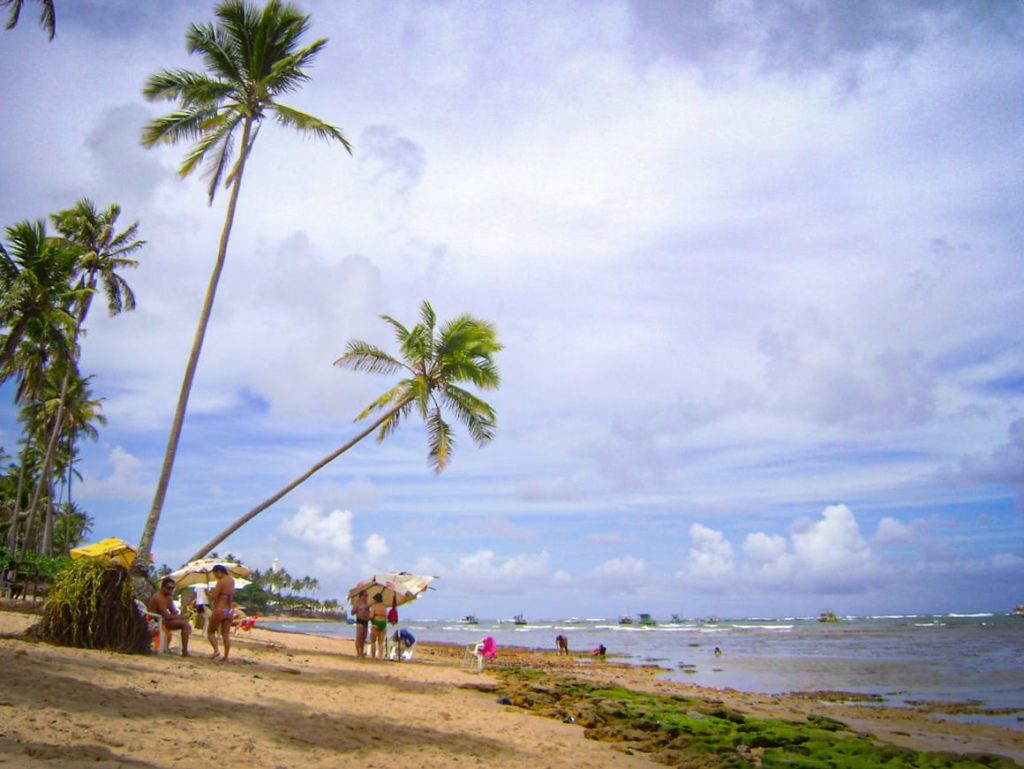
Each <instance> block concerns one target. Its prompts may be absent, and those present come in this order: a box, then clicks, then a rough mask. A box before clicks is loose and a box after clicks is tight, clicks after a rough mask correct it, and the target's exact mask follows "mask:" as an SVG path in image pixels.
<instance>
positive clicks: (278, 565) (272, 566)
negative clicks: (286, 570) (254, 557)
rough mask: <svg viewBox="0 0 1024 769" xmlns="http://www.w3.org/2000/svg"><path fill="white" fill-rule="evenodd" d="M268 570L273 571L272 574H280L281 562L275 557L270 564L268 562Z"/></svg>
mask: <svg viewBox="0 0 1024 769" xmlns="http://www.w3.org/2000/svg"><path fill="white" fill-rule="evenodd" d="M270 570H271V571H272V572H274V574H280V573H281V562H280V561H279V560H277V559H276V558H275V559H274V560H273V561H272V562H271V564H270Z"/></svg>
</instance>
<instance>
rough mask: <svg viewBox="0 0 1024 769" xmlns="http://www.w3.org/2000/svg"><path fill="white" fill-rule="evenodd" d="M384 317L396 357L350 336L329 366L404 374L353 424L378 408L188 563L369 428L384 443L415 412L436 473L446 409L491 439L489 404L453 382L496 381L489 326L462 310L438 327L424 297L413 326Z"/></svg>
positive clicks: (442, 462)
mask: <svg viewBox="0 0 1024 769" xmlns="http://www.w3.org/2000/svg"><path fill="white" fill-rule="evenodd" d="M382 317H383V319H384V320H385V321H387V322H388V323H389V324H391V326H392V328H394V331H395V337H396V339H397V340H398V345H399V357H397V358H396V357H394V356H392V355H389V354H388V353H387V352H385V351H384V350H381V349H380V348H378V347H375V346H373V345H371V344H367V343H366V342H359V341H351V342H349V343H348V346H347V348H346V350H345V354H344V355H342V356H341V357H340V358H338V359H337V360H336V361H335V362H334V364H335V365H336V366H344V367H346V368H350V369H353V370H355V371H369V372H370V373H373V374H394V373H397V372H402V373H404V374H405V378H404V379H402V380H401V381H400V382H399V383H398V384H396V385H395V386H394V387H392V388H391V389H389V390H388V391H387V392H385V393H384V394H383V395H381V396H380V397H379V398H377V399H376V400H375V401H373V403H371V404H370V405H369V406H367V407H366V408H365V409H363V411H362V413H360V414H359V416H357V417H356V421H359V420H361V419H365V418H366V417H368V416H369V415H370V414H373V413H375V412H383V413H382V414H380V416H378V417H377V419H376V420H374V421H373V423H372V424H370V425H369V426H368V427H367V428H366V429H364V430H363V431H362V432H360V433H359V434H358V435H356V436H355V437H354V438H352V439H351V440H350V441H348V442H346V443H344V444H342V445H341V446H339V447H338V448H337V449H335V450H334V451H332V452H331V453H330V454H328V455H327V456H325V457H324V458H323V459H321V460H320V461H319V462H317V463H316V464H314V465H313V466H312V467H310V468H309V469H308V470H306V472H304V473H303V474H302V475H300V476H299V477H298V478H296V479H295V480H293V481H292V482H291V483H289V484H288V485H286V486H285V487H284V488H282V489H281V490H280V491H278V492H276V493H274V494H273V495H271V496H270V497H268V498H267V499H265V500H264V501H263V502H260V503H259V504H258V505H256V507H254V508H253V509H252V510H250V511H249V512H247V513H245V515H243V516H241V517H240V518H239V519H238V520H236V521H235V522H234V523H232V524H231V525H230V526H228V527H227V528H226V529H224V531H222V532H221V533H220V534H218V535H217V536H216V537H214V538H213V539H211V540H210V541H209V542H207V543H206V544H205V545H203V547H202V549H201V550H199V551H198V552H196V554H195V555H193V556H192V558H191V559H190V560H196V559H198V558H202V557H203V556H204V555H206V554H207V553H208V552H210V551H211V550H212V549H213V548H215V547H216V546H217V545H219V544H220V543H221V542H223V541H224V540H225V539H227V538H228V537H229V536H230V535H231V534H233V533H234V532H235V531H237V530H238V529H239V528H241V527H242V526H243V525H244V524H246V523H248V522H249V521H250V520H252V519H253V518H255V517H256V516H257V515H258V514H259V513H261V512H263V511H264V510H266V509H267V508H268V507H270V506H271V505H272V504H274V503H275V502H277V501H278V500H279V499H281V498H282V497H283V496H284V495H285V494H287V493H288V492H290V491H291V490H292V489H294V488H295V487H296V486H298V485H299V484H301V483H303V482H304V481H306V480H307V479H308V478H309V477H310V476H312V475H313V474H314V473H316V472H317V471H318V470H320V469H322V468H323V467H325V466H326V465H327V464H329V463H330V462H333V461H334V460H335V459H337V458H338V457H340V456H341V455H342V454H344V453H345V452H346V451H348V450H349V449H350V448H352V447H353V446H355V445H356V444H357V443H359V441H361V440H362V439H363V438H365V437H366V436H368V435H370V434H371V433H373V432H374V431H377V442H378V443H380V442H381V441H383V440H384V439H385V438H386V437H387V436H389V435H390V434H391V433H393V432H394V431H395V430H397V429H398V427H399V425H400V424H401V423H402V420H404V419H405V418H406V417H408V416H409V415H410V414H412V413H413V411H415V412H417V413H418V414H419V415H420V417H422V419H423V421H424V423H425V424H426V427H427V439H428V441H427V442H428V444H429V454H428V461H429V463H430V466H431V467H432V468H433V470H434V472H436V473H440V472H441V471H442V470H444V468H445V467H446V466H447V465H448V462H449V461H450V459H451V453H452V448H453V446H454V444H455V441H454V438H453V436H452V429H451V426H450V425H449V424H448V422H446V421H445V412H448V413H450V414H452V415H454V416H455V418H456V419H458V420H459V421H460V422H462V423H463V424H464V425H465V426H466V429H467V431H468V432H469V436H470V437H471V438H472V439H473V441H474V443H476V444H477V445H478V446H483V445H485V444H487V443H489V442H490V441H491V439H492V438H493V437H494V427H495V414H494V409H493V408H491V406H490V405H489V404H488V403H486V402H485V401H483V400H482V399H481V398H479V397H477V396H476V395H474V394H473V393H471V392H469V391H468V390H466V389H464V388H462V387H460V386H459V385H460V384H461V383H463V382H468V383H469V384H472V385H474V386H475V387H478V388H480V389H482V390H489V389H494V388H496V387H497V386H498V384H499V382H500V379H499V377H498V369H497V367H496V366H495V364H494V355H495V353H497V352H498V351H499V350H501V344H499V343H498V340H497V337H496V335H495V331H494V327H493V326H492V325H491V324H490V323H488V322H486V321H483V320H478V319H476V318H474V317H472V316H471V315H460V316H459V317H457V318H455V319H453V320H450V321H448V322H447V323H445V324H444V325H442V326H441V328H440V329H438V328H437V327H436V326H437V317H436V315H435V314H434V308H433V307H431V306H430V303H429V302H424V303H423V305H422V307H421V308H420V322H419V323H417V324H416V325H415V326H413V327H412V328H411V329H407V328H406V327H405V326H403V325H402V324H401V323H399V322H398V321H397V320H395V319H394V318H392V317H390V316H388V315H384V316H382Z"/></svg>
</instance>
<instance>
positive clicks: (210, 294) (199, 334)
mask: <svg viewBox="0 0 1024 769" xmlns="http://www.w3.org/2000/svg"><path fill="white" fill-rule="evenodd" d="M251 133H252V118H247V119H246V121H245V125H244V126H243V127H242V146H241V149H240V151H239V159H238V173H237V174H236V175H235V178H234V180H233V182H232V186H231V197H230V199H229V200H228V208H227V212H226V213H225V215H224V228H223V229H222V230H221V233H220V244H219V246H218V247H217V260H216V262H215V263H214V266H213V272H212V273H211V275H210V282H209V285H208V286H207V288H206V299H205V300H204V301H203V309H202V311H201V312H200V313H199V325H198V326H197V327H196V334H195V338H194V339H193V341H192V352H191V353H189V356H188V364H187V365H186V366H185V376H184V377H183V379H182V382H181V392H180V394H179V395H178V406H177V408H176V409H175V411H174V420H173V421H172V423H171V434H170V436H169V437H168V439H167V450H166V452H165V453H164V463H163V467H162V468H161V470H160V478H159V479H158V480H157V484H156V492H155V494H154V495H153V505H152V507H151V508H150V510H149V517H148V518H147V519H146V525H145V527H144V528H143V530H142V538H141V539H140V540H139V552H138V554H137V555H136V557H135V561H134V562H133V563H132V574H133V575H134V576H136V577H139V578H144V577H145V576H146V572H147V570H148V568H149V556H150V551H151V550H152V547H153V538H154V536H156V527H157V524H158V523H159V522H160V513H161V511H162V510H163V506H164V499H165V498H166V496H167V486H168V484H169V483H170V481H171V471H172V470H173V469H174V457H175V455H176V454H177V452H178V441H179V439H180V438H181V428H182V425H183V424H184V422H185V410H186V409H187V408H188V398H189V395H190V394H191V392H192V382H193V380H194V379H195V375H196V368H197V366H198V365H199V353H200V352H202V349H203V339H204V338H205V337H206V327H207V325H209V323H210V314H211V313H212V311H213V300H214V298H215V297H216V295H217V283H218V282H219V281H220V274H221V272H223V270H224V260H225V258H226V257H227V252H228V240H229V239H230V237H231V226H232V225H233V224H234V220H235V207H236V206H237V204H238V193H239V190H241V188H242V174H243V173H244V171H245V162H246V160H247V159H248V157H249V150H250V147H249V140H250V135H251ZM135 582H136V584H139V580H135ZM140 587H141V584H140Z"/></svg>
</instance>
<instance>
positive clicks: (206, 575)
mask: <svg viewBox="0 0 1024 769" xmlns="http://www.w3.org/2000/svg"><path fill="white" fill-rule="evenodd" d="M214 566H223V567H224V568H225V569H227V570H228V575H229V576H231V577H235V578H236V579H237V578H239V577H247V576H249V575H250V574H252V569H250V568H249V567H248V566H245V565H243V564H241V563H231V562H230V561H221V560H219V559H217V558H201V559H199V560H198V561H190V562H189V563H186V564H185V565H184V566H182V567H181V568H180V569H175V570H174V571H172V572H171V573H170V574H168V575H167V576H169V577H170V578H171V579H173V580H174V585H175V587H178V588H183V587H192V586H193V585H209V584H212V583H213V582H216V579H215V577H214V575H213V567H214ZM236 586H237V583H236Z"/></svg>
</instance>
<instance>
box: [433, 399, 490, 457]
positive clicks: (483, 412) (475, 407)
mask: <svg viewBox="0 0 1024 769" xmlns="http://www.w3.org/2000/svg"><path fill="white" fill-rule="evenodd" d="M440 398H441V402H442V403H443V404H444V406H445V408H447V409H448V410H450V411H451V412H452V413H454V414H455V416H456V417H457V418H458V420H459V421H460V422H462V423H463V424H464V425H465V426H466V430H467V431H468V432H469V435H470V437H471V438H472V439H473V442H474V443H475V444H476V445H477V446H483V445H485V444H487V443H490V442H491V441H492V440H493V439H494V431H495V429H496V424H495V422H496V415H495V412H494V409H493V408H492V407H491V405H490V404H489V403H487V402H485V401H484V400H482V399H481V398H478V397H477V396H475V395H473V393H471V392H469V391H467V390H463V389H462V388H461V387H455V386H454V385H449V386H448V387H446V388H445V389H444V391H443V392H442V393H441V395H440Z"/></svg>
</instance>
